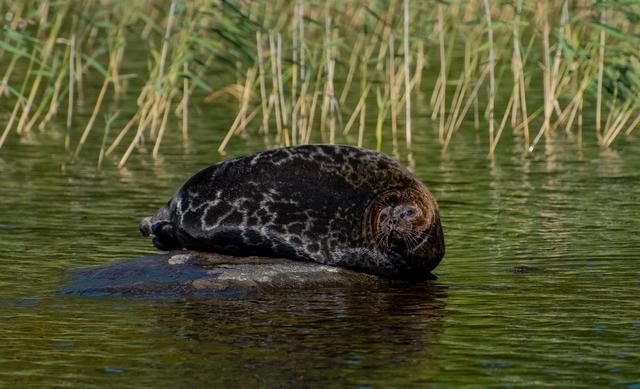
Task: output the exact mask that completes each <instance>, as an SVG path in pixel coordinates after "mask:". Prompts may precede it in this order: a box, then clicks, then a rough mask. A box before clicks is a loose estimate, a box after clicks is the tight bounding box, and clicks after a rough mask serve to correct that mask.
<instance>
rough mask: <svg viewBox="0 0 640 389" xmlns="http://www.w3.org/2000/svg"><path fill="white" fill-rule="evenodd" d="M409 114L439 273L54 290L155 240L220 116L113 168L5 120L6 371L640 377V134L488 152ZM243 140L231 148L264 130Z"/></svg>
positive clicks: (251, 376) (127, 381) (360, 379)
mask: <svg viewBox="0 0 640 389" xmlns="http://www.w3.org/2000/svg"><path fill="white" fill-rule="evenodd" d="M214 111H215V110H214ZM222 111H224V108H221V109H219V110H218V112H212V113H211V114H212V115H219V116H221V117H223V116H224V115H227V116H228V113H227V112H222ZM372 120H375V118H373V119H372ZM194 122H195V123H198V122H199V123H202V125H203V126H204V125H205V124H206V125H214V126H216V125H219V126H220V127H224V126H227V125H228V123H226V122H224V123H223V124H216V123H215V122H212V121H207V120H200V121H197V120H194ZM414 125H416V126H417V127H418V128H424V129H425V131H423V133H422V136H417V137H416V139H415V140H414V142H415V151H414V154H413V158H414V163H415V168H414V170H415V172H416V174H417V175H419V176H420V177H421V178H422V179H423V180H424V181H425V182H427V184H428V185H429V186H430V188H431V189H432V191H433V192H434V194H435V196H436V198H438V200H439V202H440V206H441V214H442V218H443V224H444V228H445V234H446V240H447V256H446V258H445V260H444V261H443V263H442V264H441V265H440V267H438V268H437V269H436V273H437V274H438V276H439V277H440V278H439V280H437V281H435V282H433V283H431V284H423V285H408V286H407V285H395V286H390V287H385V288H378V289H375V290H353V289H330V290H307V291H295V292H294V291H287V292H286V293H284V292H283V293H281V294H280V293H276V294H268V295H259V296H255V297H251V298H242V299H214V300H210V299H209V300H207V299H200V300H163V299H156V300H154V299H128V298H87V297H69V296H66V297H65V296H60V295H56V294H55V291H56V290H58V289H60V288H61V287H62V286H63V285H64V279H65V278H64V277H65V269H73V268H79V267H85V266H90V265H98V264H104V263H108V262H111V261H116V260H118V259H122V258H128V257H132V256H136V255H139V254H142V253H149V252H154V249H153V248H152V247H151V246H150V244H149V242H148V240H147V239H143V238H141V237H140V236H139V235H138V231H137V223H138V221H139V219H140V218H141V217H143V216H146V215H148V214H150V213H151V212H153V211H154V210H155V209H156V208H157V207H159V206H160V205H161V204H162V203H163V202H164V201H165V200H166V199H167V198H169V196H171V194H172V192H173V191H174V190H175V188H177V187H178V186H179V185H180V184H181V183H182V182H183V181H184V180H185V179H186V178H187V177H188V176H189V175H190V174H191V173H193V172H195V171H197V170H198V169H200V168H202V167H203V166H205V165H207V164H209V163H211V162H214V161H215V160H217V159H218V158H220V156H219V155H217V154H215V153H214V151H213V150H214V149H215V146H216V144H217V143H216V142H217V140H216V138H215V137H214V136H212V138H211V139H209V138H208V136H209V135H208V134H210V133H211V131H210V129H202V130H201V131H197V129H194V131H193V134H194V138H193V140H192V141H191V143H189V144H187V146H183V145H182V144H181V142H180V141H179V139H178V138H175V139H172V138H171V134H170V135H169V137H168V138H167V140H166V141H165V142H164V143H163V148H162V157H161V158H160V159H158V160H153V159H151V158H150V157H149V156H148V150H147V151H146V153H145V152H144V151H143V152H142V153H141V154H140V155H136V156H135V157H134V158H132V159H131V161H130V163H129V164H128V165H127V167H126V168H124V169H120V170H118V169H116V168H115V167H114V164H115V163H116V162H117V159H114V160H106V161H105V163H104V165H103V166H104V169H103V170H100V171H99V170H97V169H96V164H97V155H98V154H97V152H96V150H97V149H98V148H99V145H92V144H87V146H86V147H85V148H84V149H83V154H82V157H81V158H80V159H72V158H70V156H69V155H68V154H67V153H65V152H64V150H63V148H62V146H61V145H62V143H61V139H60V138H59V137H57V136H54V135H52V134H53V132H52V133H44V134H39V135H36V136H34V137H33V138H32V139H29V140H27V141H22V140H18V139H17V138H16V137H11V138H10V142H13V143H10V144H9V145H8V147H6V148H4V149H2V150H0V182H1V183H2V186H1V187H2V192H1V196H0V263H1V264H2V270H3V271H2V272H0V320H1V322H2V326H0V337H1V338H2V339H3V347H2V351H1V352H0V384H2V386H8V385H15V384H20V385H26V386H40V385H42V384H46V385H52V384H63V383H67V384H69V383H74V384H79V385H83V384H84V385H88V384H103V385H113V386H137V387H139V386H141V385H150V386H154V387H156V386H170V387H175V386H190V385H198V386H204V385H207V384H211V383H216V384H219V385H222V384H225V385H229V386H233V387H235V386H238V385H239V384H240V386H267V387H271V386H276V385H277V386H283V385H294V386H302V385H308V386H327V385H328V384H334V385H335V384H336V383H338V384H341V385H339V386H358V385H363V386H367V385H370V386H406V385H407V384H416V385H420V384H422V385H424V384H427V383H442V384H457V385H461V384H475V385H479V386H487V385H495V384H502V385H522V384H531V383H542V384H559V385H563V386H569V385H570V386H574V385H576V384H588V385H592V386H596V385H611V384H618V385H622V386H626V385H630V387H637V386H633V385H638V384H640V376H639V375H638V373H637V366H639V365H640V300H638V298H637V296H638V290H640V281H639V280H640V258H639V257H640V255H639V254H640V251H639V248H640V237H639V236H638V234H637V231H639V230H640V228H639V227H640V222H639V221H638V217H637V215H638V214H640V185H638V183H639V182H640V146H639V145H638V144H634V143H624V144H622V145H621V146H620V148H619V149H618V150H615V151H611V150H609V151H606V150H601V149H599V148H598V147H597V146H595V145H591V144H589V142H586V141H585V142H584V143H585V144H584V146H582V147H579V146H578V142H576V141H575V140H565V139H562V138H561V139H548V140H547V141H546V143H545V144H544V145H540V146H539V147H538V148H537V149H536V152H535V153H533V154H530V155H523V153H522V151H521V150H522V145H521V144H518V141H517V140H511V139H509V137H506V138H505V140H504V142H503V141H501V144H500V145H499V146H498V149H497V154H496V159H495V160H487V159H486V151H485V149H486V148H485V147H484V146H483V144H486V139H484V135H477V136H475V137H474V136H473V131H474V130H473V129H472V128H470V129H468V130H465V131H467V134H466V135H460V136H458V135H457V136H456V138H455V141H454V143H453V144H452V146H451V147H450V149H449V154H447V155H445V156H441V153H440V148H439V146H438V145H437V140H436V138H435V137H434V135H433V134H432V132H431V130H429V129H430V128H433V127H432V126H431V124H430V123H429V122H428V121H427V120H426V119H418V120H416V122H415V123H414ZM216 133H222V131H217V132H216ZM195 134H202V135H201V136H202V139H197V138H195ZM369 141H373V139H369ZM242 142H243V141H238V143H236V144H235V148H230V156H233V155H238V154H242V153H247V152H251V151H257V150H259V149H260V148H261V147H262V146H261V145H260V144H259V143H256V144H249V145H245V144H243V143H242ZM369 146H371V144H369ZM390 149H391V145H389V149H385V150H386V151H388V152H391V150H390ZM92 156H96V158H93V157H92ZM402 159H403V162H405V163H407V164H408V163H409V161H408V160H407V159H406V158H402ZM525 270H526V271H525Z"/></svg>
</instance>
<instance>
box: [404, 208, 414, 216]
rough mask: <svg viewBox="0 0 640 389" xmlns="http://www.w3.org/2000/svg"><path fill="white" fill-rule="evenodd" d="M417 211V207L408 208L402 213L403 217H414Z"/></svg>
mask: <svg viewBox="0 0 640 389" xmlns="http://www.w3.org/2000/svg"><path fill="white" fill-rule="evenodd" d="M416 213H417V211H416V209H415V208H407V209H405V210H404V211H402V213H401V214H400V216H401V217H414V216H415V215H416Z"/></svg>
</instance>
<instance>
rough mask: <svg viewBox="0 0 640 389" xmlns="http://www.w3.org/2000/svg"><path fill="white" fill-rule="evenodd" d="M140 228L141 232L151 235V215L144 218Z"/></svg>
mask: <svg viewBox="0 0 640 389" xmlns="http://www.w3.org/2000/svg"><path fill="white" fill-rule="evenodd" d="M138 228H139V229H140V233H141V234H142V235H143V236H149V235H151V231H152V225H151V216H149V217H145V218H144V219H142V221H141V222H140V225H139V226H138Z"/></svg>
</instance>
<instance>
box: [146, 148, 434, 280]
mask: <svg viewBox="0 0 640 389" xmlns="http://www.w3.org/2000/svg"><path fill="white" fill-rule="evenodd" d="M397 207H410V208H416V209H417V215H413V214H415V213H416V212H413V211H412V212H411V215H410V216H411V217H410V218H409V219H407V220H409V221H405V222H402V221H401V222H400V223H399V225H401V226H403V227H402V228H400V227H398V228H399V230H397V231H395V232H394V231H391V230H390V229H389V227H388V222H386V221H385V222H386V223H387V224H384V223H383V222H382V221H381V218H380V215H381V212H383V210H385V209H387V210H386V211H385V212H386V213H385V215H386V214H387V213H389V214H394V212H395V214H398V215H399V214H400V213H399V212H400V211H398V209H400V210H402V209H404V208H397ZM395 214H394V215H395ZM403 215H404V214H403ZM385 219H386V216H385ZM403 223H404V224H403ZM140 230H141V231H142V233H143V234H144V235H150V234H153V235H154V245H155V246H156V247H158V248H159V249H161V250H173V249H181V248H184V249H193V250H202V251H214V252H221V253H228V254H234V255H262V256H279V257H285V258H291V259H296V260H305V261H314V262H318V263H322V264H329V265H335V266H344V267H348V268H352V269H354V270H358V271H363V272H367V273H372V274H377V275H381V276H386V277H390V278H405V279H406V278H426V277H428V276H429V274H430V271H431V270H432V269H433V268H435V267H436V266H437V265H438V263H439V262H440V260H441V259H442V257H443V256H444V235H443V233H442V227H441V224H440V217H439V214H438V206H437V203H436V201H435V200H434V199H433V197H432V196H431V194H430V193H429V191H428V190H427V188H426V187H425V186H424V185H423V184H422V183H421V182H420V181H418V180H417V179H416V178H415V177H414V176H413V175H412V174H411V173H410V172H409V171H407V170H406V169H405V168H404V167H402V166H401V165H400V164H399V163H398V162H396V161H394V160H393V159H391V158H389V157H387V156H386V155H384V154H380V153H376V152H373V151H369V150H365V149H361V148H355V147H349V146H335V145H310V146H297V147H288V148H279V149H274V150H270V151H266V152H262V153H257V154H254V155H250V156H246V157H240V158H235V159H231V160H228V161H223V162H220V163H218V164H215V165H212V166H209V167H207V168H205V169H204V170H202V171H200V172H199V173H197V174H196V175H194V176H193V177H191V178H190V179H189V180H188V181H187V182H186V183H185V184H184V185H183V186H182V187H181V188H180V189H179V190H178V192H177V193H176V194H175V195H174V196H173V197H172V198H171V200H170V201H169V203H168V204H167V205H166V206H164V207H162V208H161V209H160V210H159V211H158V212H157V213H156V215H154V216H151V217H148V218H145V219H144V220H143V221H142V222H141V224H140ZM381 237H383V238H384V241H381Z"/></svg>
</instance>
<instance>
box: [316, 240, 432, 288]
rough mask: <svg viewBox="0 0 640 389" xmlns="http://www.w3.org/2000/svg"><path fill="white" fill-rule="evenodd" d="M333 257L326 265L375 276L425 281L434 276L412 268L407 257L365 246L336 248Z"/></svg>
mask: <svg viewBox="0 0 640 389" xmlns="http://www.w3.org/2000/svg"><path fill="white" fill-rule="evenodd" d="M333 257H334V259H333V260H332V261H329V262H328V263H327V264H328V265H333V266H341V267H346V268H349V269H352V270H355V271H361V272H364V273H369V274H374V275H377V276H382V277H387V278H394V279H401V280H411V281H427V280H433V279H435V278H436V277H435V276H434V275H433V274H431V272H429V271H424V269H413V267H412V266H411V265H410V263H409V261H407V259H405V258H403V257H402V256H401V255H399V254H397V253H394V252H391V253H381V252H379V251H374V250H371V249H367V248H348V249H338V250H336V251H335V252H334V253H333Z"/></svg>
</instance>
